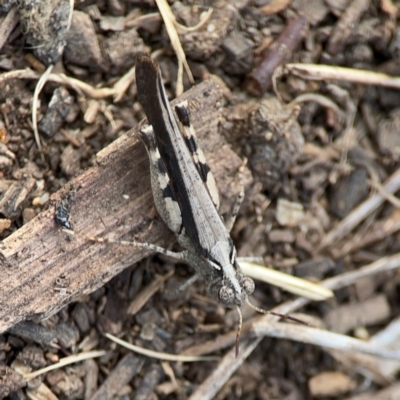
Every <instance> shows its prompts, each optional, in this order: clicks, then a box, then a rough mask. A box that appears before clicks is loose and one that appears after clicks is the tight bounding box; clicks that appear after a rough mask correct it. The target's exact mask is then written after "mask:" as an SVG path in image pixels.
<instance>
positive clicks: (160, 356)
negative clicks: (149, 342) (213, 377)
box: [105, 333, 220, 362]
mask: <svg viewBox="0 0 400 400" xmlns="http://www.w3.org/2000/svg"><path fill="white" fill-rule="evenodd" d="M105 337H107V338H108V339H110V340H112V341H113V342H115V343H117V344H119V345H120V346H123V347H125V348H126V349H128V350H132V351H134V352H135V353H138V354H141V355H143V356H146V357H150V358H156V359H157V360H163V361H177V362H198V361H217V360H219V359H220V358H219V357H215V356H214V357H211V356H210V357H197V356H186V355H184V354H169V353H161V352H158V351H153V350H148V349H144V348H143V347H139V346H135V345H134V344H131V343H128V342H125V341H124V340H121V339H118V338H117V337H115V336H113V335H111V334H109V333H106V334H105Z"/></svg>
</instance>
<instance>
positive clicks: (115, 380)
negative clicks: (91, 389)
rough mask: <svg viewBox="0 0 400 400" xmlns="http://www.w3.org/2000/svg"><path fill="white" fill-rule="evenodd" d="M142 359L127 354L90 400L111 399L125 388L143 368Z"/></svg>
mask: <svg viewBox="0 0 400 400" xmlns="http://www.w3.org/2000/svg"><path fill="white" fill-rule="evenodd" d="M143 364H144V358H143V357H138V356H135V355H134V354H132V353H129V354H127V355H126V356H125V357H124V358H123V359H122V360H121V361H120V362H119V363H118V364H117V366H116V367H115V368H114V370H113V371H111V373H110V374H109V375H108V377H107V379H106V380H105V381H104V383H103V384H102V385H101V386H100V388H99V389H98V390H97V392H96V393H95V394H94V395H93V397H92V399H91V400H106V399H111V398H113V397H114V395H116V394H117V393H118V391H119V390H120V389H121V388H122V387H123V386H125V385H126V384H127V383H128V382H129V381H130V380H131V379H132V378H133V377H134V376H135V375H136V374H137V373H138V372H139V371H140V370H141V369H142V367H143Z"/></svg>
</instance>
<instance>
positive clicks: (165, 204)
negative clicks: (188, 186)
mask: <svg viewBox="0 0 400 400" xmlns="http://www.w3.org/2000/svg"><path fill="white" fill-rule="evenodd" d="M140 137H141V139H142V141H143V143H144V145H145V147H146V149H147V152H148V154H149V160H150V175H151V187H152V191H153V198H154V204H155V206H156V208H157V211H158V213H159V214H160V217H161V218H162V220H163V221H164V222H165V223H166V225H167V226H168V228H169V229H170V230H171V231H172V232H174V233H176V234H179V232H180V231H181V228H182V214H181V210H180V207H179V204H178V202H177V200H176V197H175V193H174V190H173V188H172V185H171V181H170V179H169V176H168V173H167V169H166V167H165V165H164V162H163V160H162V159H161V156H160V152H159V151H158V148H157V145H156V138H155V135H154V131H153V128H152V126H151V125H148V126H146V127H144V128H142V129H141V130H140Z"/></svg>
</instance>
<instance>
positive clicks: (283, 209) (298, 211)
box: [276, 199, 305, 227]
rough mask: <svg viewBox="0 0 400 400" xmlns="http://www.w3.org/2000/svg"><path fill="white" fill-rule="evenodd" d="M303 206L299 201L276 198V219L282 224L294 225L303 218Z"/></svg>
mask: <svg viewBox="0 0 400 400" xmlns="http://www.w3.org/2000/svg"><path fill="white" fill-rule="evenodd" d="M304 216H305V214H304V208H303V205H302V204H300V203H294V202H291V201H288V200H285V199H278V204H277V207H276V220H277V221H278V222H279V224H280V225H282V226H291V227H295V226H298V225H299V224H300V222H302V221H303V220H304Z"/></svg>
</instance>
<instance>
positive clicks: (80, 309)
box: [0, 0, 400, 400]
mask: <svg viewBox="0 0 400 400" xmlns="http://www.w3.org/2000/svg"><path fill="white" fill-rule="evenodd" d="M167 4H169V6H170V7H168V5H167ZM399 13H400V5H399V4H398V3H396V2H395V1H392V0H379V1H378V0H370V1H369V0H340V1H338V0H309V1H307V0H293V1H290V0H238V1H233V0H215V1H211V0H184V1H182V2H178V1H170V2H169V3H166V2H165V1H161V0H157V1H155V0H97V1H95V0H87V1H85V0H78V1H76V2H75V4H74V11H73V14H72V18H71V19H70V4H69V2H68V1H64V0H54V1H53V0H52V1H51V2H42V1H39V0H3V1H2V2H0V32H1V33H0V239H1V242H0V398H10V399H12V400H17V399H39V398H46V399H57V398H58V399H73V400H74V399H95V400H97V399H121V400H123V399H221V400H222V399H230V400H231V399H249V400H250V399H262V400H267V399H268V400H272V399H284V400H303V399H346V400H368V399H378V398H379V399H400V383H399V381H398V376H399V371H400V346H399V343H400V317H399V316H400V307H399V304H400V273H399V270H398V268H399V267H400V233H399V230H400V211H399V207H400V201H399V199H398V197H396V195H397V193H398V192H399V191H400V168H399V167H400V92H399V90H398V89H399V88H400V78H397V76H400V27H399V25H398V21H397V17H398V16H399ZM174 32H175V35H174ZM176 33H177V34H176ZM141 53H149V54H151V56H152V58H154V59H156V60H157V62H158V64H159V65H160V68H161V72H162V76H163V79H164V83H165V86H166V89H167V92H168V95H169V96H170V99H175V98H176V97H179V98H180V99H182V98H187V99H188V101H189V104H190V107H191V111H192V119H193V125H194V127H195V128H196V132H197V134H198V136H199V140H200V145H201V147H202V148H203V150H204V153H205V155H206V158H207V160H208V162H209V164H210V168H211V170H212V172H213V173H214V175H215V177H216V181H217V185H218V187H219V191H220V195H221V200H222V204H221V213H222V214H223V215H224V216H227V215H229V212H230V210H231V208H232V205H233V204H234V202H235V198H236V196H237V194H238V192H239V187H240V186H239V184H238V182H239V178H238V176H239V175H240V174H239V170H240V169H241V168H242V174H243V183H244V186H245V192H246V196H245V200H244V203H243V205H242V207H241V210H240V213H239V215H238V218H237V220H236V223H235V225H234V227H233V230H232V234H231V236H232V239H233V240H234V242H235V244H236V248H237V252H238V254H239V256H241V257H258V258H260V259H262V262H261V261H260V262H259V263H260V264H262V265H265V266H268V267H271V268H273V269H275V270H278V271H281V272H285V273H287V274H290V275H295V276H297V277H299V278H304V279H307V280H309V281H311V282H313V283H321V285H322V286H324V287H325V288H327V289H330V290H333V293H334V297H330V298H326V297H325V298H323V299H322V298H321V299H320V301H314V300H304V299H299V298H298V297H297V296H296V295H294V294H290V293H289V292H288V291H286V290H282V289H280V288H278V287H277V286H274V285H270V284H267V283H265V282H261V281H260V280H256V290H255V292H254V295H253V296H252V298H251V300H252V302H253V303H254V304H255V305H256V306H258V307H262V308H263V309H267V310H274V311H275V312H278V313H281V314H289V315H291V316H292V317H294V318H299V319H300V320H302V321H306V322H307V323H308V324H309V325H303V324H301V323H293V322H290V321H288V320H282V319H279V318H277V317H272V316H260V314H259V313H257V312H256V311H254V310H253V309H251V308H250V307H248V306H247V305H246V306H245V307H243V309H242V313H243V327H242V333H241V338H240V346H239V354H238V357H235V339H236V331H237V328H238V315H237V312H236V310H230V309H226V308H224V307H223V306H221V305H220V304H218V303H217V302H216V301H214V300H213V299H211V298H210V297H209V296H208V294H207V290H206V286H205V285H204V283H203V282H201V281H197V282H196V284H194V285H192V286H190V287H187V288H186V289H185V290H183V291H180V292H177V291H176V288H177V287H179V286H180V285H181V284H182V283H183V282H185V281H186V280H187V279H188V278H189V277H191V276H192V275H193V270H192V269H191V268H190V267H188V266H186V265H185V264H183V263H176V262H175V263H174V262H173V261H171V260H170V259H168V258H166V257H165V256H160V255H151V254H149V253H148V252H145V251H143V249H138V248H135V247H128V246H123V245H118V244H111V243H96V242H94V241H91V240H89V239H88V238H89V237H93V236H94V237H102V238H111V239H115V240H121V239H123V240H133V239H136V240H137V241H140V242H146V241H147V242H150V243H154V244H156V245H160V246H164V247H168V248H171V249H175V250H178V249H179V247H178V245H177V244H176V243H175V239H174V237H173V235H172V234H171V233H170V232H169V231H168V230H167V228H166V227H165V226H164V224H163V222H162V221H161V219H160V217H159V216H158V215H157V212H156V210H155V207H154V204H153V200H152V195H151V190H150V177H149V170H148V158H147V154H146V152H145V149H144V147H143V146H142V144H141V143H140V141H139V140H138V135H137V131H138V127H139V126H141V125H140V124H143V122H141V121H142V120H143V119H144V118H145V115H144V113H143V111H142V109H141V106H140V104H139V102H138V99H137V88H136V83H135V74H134V63H135V57H136V55H138V54H141ZM177 54H178V56H177ZM183 56H185V57H186V60H187V64H186V61H185V59H184V58H182V57H183ZM49 66H52V67H50V68H49ZM335 67H337V68H335ZM191 75H192V76H193V81H192V79H191ZM41 76H44V77H46V76H47V77H46V78H42V80H39V78H40V77H41ZM43 79H45V83H44V85H43ZM40 89H41V90H40ZM38 91H39V92H38ZM36 92H37V93H36ZM32 110H36V112H34V113H33V114H34V117H32ZM35 126H37V129H35ZM245 159H247V164H246V165H244V163H243V160H245ZM241 166H242V167H241ZM248 268H254V267H251V266H250V267H248ZM254 270H255V269H254ZM246 273H247V272H246ZM252 273H254V272H248V274H249V275H252ZM305 290H306V291H307V290H311V289H305ZM325 292H326V291H325ZM177 293H178V294H177ZM107 334H111V335H113V336H114V337H117V338H120V339H122V340H124V341H126V342H128V343H131V344H133V345H136V346H139V347H140V348H145V349H148V350H151V351H153V353H151V354H147V355H143V354H142V355H140V354H138V353H137V352H134V351H131V350H128V349H126V348H124V347H122V346H121V345H119V344H116V343H115V342H113V341H112V340H111V339H110V337H109V336H108V337H106V335H107ZM79 355H82V356H84V355H86V356H87V358H86V359H84V360H83V361H82V360H81V361H79V360H76V359H74V356H79ZM176 355H184V356H192V357H211V358H208V359H198V360H196V361H193V360H192V362H186V361H187V360H186V359H185V358H179V357H178V358H174V356H176ZM67 357H72V361H71V363H70V364H69V365H67V366H58V367H56V368H55V369H54V370H51V371H47V372H43V373H40V375H39V376H35V375H32V374H31V373H32V372H34V371H38V370H41V369H42V368H44V367H47V366H51V365H54V364H56V363H57V362H59V361H62V360H64V359H67V360H68V358H67ZM30 374H31V375H30Z"/></svg>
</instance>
